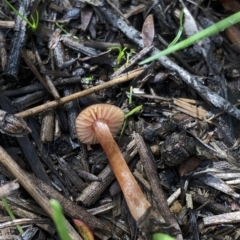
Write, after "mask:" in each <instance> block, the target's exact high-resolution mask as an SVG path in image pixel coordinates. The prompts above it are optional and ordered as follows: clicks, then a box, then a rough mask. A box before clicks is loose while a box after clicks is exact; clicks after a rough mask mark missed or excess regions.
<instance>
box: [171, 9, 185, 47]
mask: <svg viewBox="0 0 240 240" xmlns="http://www.w3.org/2000/svg"><path fill="white" fill-rule="evenodd" d="M183 15H184V12H183V10H182V11H181V13H180V28H179V30H178V33H177V36H176V37H175V38H174V39H173V41H172V42H171V43H169V45H168V47H171V46H173V45H175V44H176V43H177V42H178V40H179V38H180V37H181V35H182V32H183Z"/></svg>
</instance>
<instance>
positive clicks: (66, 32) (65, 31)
mask: <svg viewBox="0 0 240 240" xmlns="http://www.w3.org/2000/svg"><path fill="white" fill-rule="evenodd" d="M56 25H57V26H58V27H59V28H60V29H61V30H62V31H63V32H64V33H65V34H67V35H68V36H72V35H71V34H70V33H69V32H68V31H67V30H65V29H64V28H63V26H61V25H60V24H59V23H57V22H56ZM72 37H73V38H74V39H78V37H77V36H72Z"/></svg>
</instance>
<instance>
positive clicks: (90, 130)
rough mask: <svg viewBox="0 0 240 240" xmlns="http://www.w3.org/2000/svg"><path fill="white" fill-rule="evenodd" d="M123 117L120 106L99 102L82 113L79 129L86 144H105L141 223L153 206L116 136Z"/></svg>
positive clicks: (122, 186)
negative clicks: (131, 168) (133, 173)
mask: <svg viewBox="0 0 240 240" xmlns="http://www.w3.org/2000/svg"><path fill="white" fill-rule="evenodd" d="M123 120H124V113H123V111H122V110H121V109H120V108H118V107H116V106H113V105H109V104H95V105H92V106H90V107H87V108H85V109H84V110H83V111H82V112H81V113H80V114H79V115H78V117H77V118H76V131H77V135H78V138H79V139H80V141H81V142H82V143H85V144H95V143H100V144H101V146H102V148H103V149H104V151H105V153H106V155H107V157H108V159H109V162H110V165H111V168H112V171H113V172H114V174H115V176H116V178H117V180H118V183H119V185H120V187H121V189H122V192H123V195H124V197H125V199H126V202H127V205H128V207H129V210H130V212H131V214H132V216H133V218H134V219H135V220H136V221H137V223H138V221H139V220H140V219H141V218H142V217H143V216H144V215H145V214H147V212H148V211H147V210H149V208H150V206H151V205H150V203H149V202H148V201H147V199H146V198H145V196H144V194H143V192H142V190H141V189H140V187H139V185H138V184H137V181H136V180H135V178H134V177H133V175H132V173H131V171H130V169H129V167H128V165H127V164H126V161H125V160H124V158H123V155H122V153H121V151H120V149H119V147H118V145H117V143H116V142H115V140H114V138H113V135H112V134H116V133H117V132H118V131H119V130H120V128H121V126H122V123H123ZM141 220H142V219H141Z"/></svg>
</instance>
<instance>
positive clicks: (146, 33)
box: [142, 14, 155, 47]
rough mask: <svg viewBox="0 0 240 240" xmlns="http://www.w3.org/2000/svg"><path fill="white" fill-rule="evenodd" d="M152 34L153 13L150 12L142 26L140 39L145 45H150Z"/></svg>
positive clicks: (153, 32)
mask: <svg viewBox="0 0 240 240" xmlns="http://www.w3.org/2000/svg"><path fill="white" fill-rule="evenodd" d="M154 34H155V31H154V22H153V15H152V14H150V15H148V16H147V18H146V19H145V21H144V23H143V28H142V39H143V43H144V46H145V47H150V46H151V45H152V43H153V38H154Z"/></svg>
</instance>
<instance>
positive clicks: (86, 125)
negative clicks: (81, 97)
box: [75, 104, 124, 144]
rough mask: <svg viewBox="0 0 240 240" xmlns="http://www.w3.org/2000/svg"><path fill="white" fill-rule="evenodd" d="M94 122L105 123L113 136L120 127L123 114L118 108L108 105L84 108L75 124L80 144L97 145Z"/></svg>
mask: <svg viewBox="0 0 240 240" xmlns="http://www.w3.org/2000/svg"><path fill="white" fill-rule="evenodd" d="M96 121H100V122H103V123H106V124H107V125H108V127H109V130H110V132H111V133H112V134H113V135H114V134H116V133H117V132H118V131H119V130H120V128H121V126H122V123H123V121H124V113H123V111H122V110H121V109H120V108H118V107H116V106H113V105H110V104H94V105H92V106H89V107H87V108H85V109H84V110H83V111H82V112H81V113H80V114H79V115H78V116H77V118H76V122H75V123H76V131H77V136H78V138H79V140H80V141H81V142H82V143H86V144H95V143H99V141H98V139H97V137H96V134H95V130H94V129H95V124H96Z"/></svg>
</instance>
